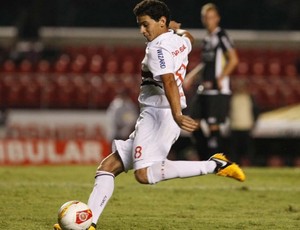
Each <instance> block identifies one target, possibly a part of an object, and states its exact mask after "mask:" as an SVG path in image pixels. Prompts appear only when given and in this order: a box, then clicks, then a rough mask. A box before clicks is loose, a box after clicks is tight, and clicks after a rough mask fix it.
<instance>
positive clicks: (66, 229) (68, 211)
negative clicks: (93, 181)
mask: <svg viewBox="0 0 300 230" xmlns="http://www.w3.org/2000/svg"><path fill="white" fill-rule="evenodd" d="M92 216H93V214H92V211H91V209H90V208H89V207H88V206H87V205H86V204H85V203H82V202H80V201H77V200H72V201H68V202H66V203H64V204H63V205H62V206H61V208H60V209H59V210H58V223H59V225H60V227H61V228H62V229H63V230H86V229H88V228H89V227H90V226H91V224H92Z"/></svg>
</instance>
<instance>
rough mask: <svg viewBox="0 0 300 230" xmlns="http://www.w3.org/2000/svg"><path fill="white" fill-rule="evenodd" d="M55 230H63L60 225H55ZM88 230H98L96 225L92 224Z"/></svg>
mask: <svg viewBox="0 0 300 230" xmlns="http://www.w3.org/2000/svg"><path fill="white" fill-rule="evenodd" d="M53 230H62V229H61V227H60V226H59V224H54V226H53ZM87 230H96V225H95V224H92V225H91V226H90V227H89V228H88V229H87Z"/></svg>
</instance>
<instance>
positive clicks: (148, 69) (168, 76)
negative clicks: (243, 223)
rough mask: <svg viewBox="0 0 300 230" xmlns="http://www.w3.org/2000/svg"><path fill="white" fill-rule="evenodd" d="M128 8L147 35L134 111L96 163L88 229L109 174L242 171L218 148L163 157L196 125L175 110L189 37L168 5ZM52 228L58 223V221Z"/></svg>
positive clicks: (108, 187)
mask: <svg viewBox="0 0 300 230" xmlns="http://www.w3.org/2000/svg"><path fill="white" fill-rule="evenodd" d="M134 14H135V15H136V18H137V22H138V25H139V27H140V32H141V33H142V34H143V36H144V37H145V38H146V39H147V41H148V43H147V47H146V51H145V57H144V59H143V61H142V85H141V91H140V95H139V103H140V107H141V110H140V116H139V118H138V120H137V123H136V127H135V131H134V132H133V133H132V134H131V135H130V136H129V139H127V140H125V141H124V140H115V141H114V143H113V149H114V151H113V153H112V154H111V155H109V156H108V157H107V158H105V159H104V160H103V161H102V162H101V164H100V166H99V167H98V169H97V172H96V177H95V185H94V188H93V191H92V193H91V195H90V197H89V201H88V205H89V207H90V208H91V210H92V212H93V225H92V226H91V227H90V228H89V230H93V229H95V228H96V224H97V222H98V218H99V217H100V215H101V213H102V211H103V209H104V207H105V206H106V204H107V202H108V200H109V198H110V197H111V195H112V193H113V190H114V178H115V176H117V175H119V174H120V173H122V172H124V171H125V172H126V171H128V170H130V169H134V171H135V172H134V173H135V178H136V180H137V181H138V182H140V183H142V184H155V183H157V182H160V181H164V180H168V179H172V178H185V177H192V176H199V175H205V174H208V173H217V174H218V175H222V176H228V177H232V178H235V179H237V180H240V181H243V180H244V179H245V175H244V173H243V171H242V170H241V169H240V168H239V167H238V166H237V165H236V164H235V163H231V162H229V161H228V160H227V159H226V158H225V156H224V155H223V154H215V155H214V156H212V157H211V158H210V159H209V160H208V161H170V160H167V155H168V152H169V150H170V148H171V146H172V144H173V143H174V142H175V141H176V139H177V138H178V136H179V134H180V128H182V129H184V130H186V131H189V132H191V131H194V130H195V129H196V128H198V123H197V122H196V121H194V120H193V119H192V118H190V117H188V116H185V115H183V114H182V112H181V110H182V109H183V108H185V107H186V102H185V96H184V92H183V89H182V82H183V80H184V77H185V72H186V66H187V64H188V53H189V52H190V51H191V49H192V42H193V37H192V36H191V34H190V33H189V32H187V31H184V30H181V29H179V28H178V26H179V24H178V23H175V22H171V23H170V13H169V9H168V7H167V6H166V5H165V4H164V3H163V2H161V1H157V0H144V1H142V2H140V3H139V4H137V5H136V7H135V8H134ZM169 27H170V28H172V29H174V30H169ZM174 32H176V33H174ZM178 35H181V36H178ZM54 229H60V227H59V225H57V224H56V225H55V226H54Z"/></svg>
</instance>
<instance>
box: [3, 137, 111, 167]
mask: <svg viewBox="0 0 300 230" xmlns="http://www.w3.org/2000/svg"><path fill="white" fill-rule="evenodd" d="M110 149H111V148H110V144H109V143H108V142H107V141H106V140H103V139H102V140H51V139H24V140H22V139H2V140H0V165H28V164H31V165H43V164H91V163H100V160H101V159H102V158H104V157H105V156H107V155H108V154H109V153H110Z"/></svg>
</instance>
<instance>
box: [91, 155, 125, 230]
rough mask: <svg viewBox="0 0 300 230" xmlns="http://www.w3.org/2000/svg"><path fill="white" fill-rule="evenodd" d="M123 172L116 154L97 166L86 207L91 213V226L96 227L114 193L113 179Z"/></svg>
mask: <svg viewBox="0 0 300 230" xmlns="http://www.w3.org/2000/svg"><path fill="white" fill-rule="evenodd" d="M123 171H124V168H123V164H122V161H121V158H120V156H119V154H118V152H114V153H112V154H110V155H109V156H108V157H106V158H105V159H104V160H103V161H102V162H101V164H100V165H99V167H98V169H97V172H96V176H95V184H94V188H93V191H92V192H91V194H90V197H89V200H88V206H89V207H90V209H91V210H92V213H93V224H94V225H96V224H97V222H98V219H99V217H100V215H101V213H102V212H103V210H104V208H105V206H106V204H107V202H108V200H109V199H110V197H111V196H112V194H113V191H114V179H115V177H116V176H117V175H119V174H120V173H121V172H123Z"/></svg>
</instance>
